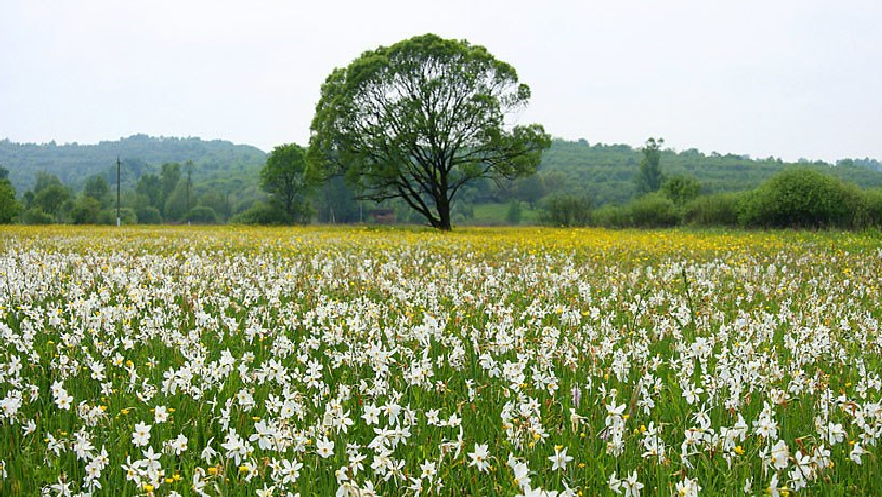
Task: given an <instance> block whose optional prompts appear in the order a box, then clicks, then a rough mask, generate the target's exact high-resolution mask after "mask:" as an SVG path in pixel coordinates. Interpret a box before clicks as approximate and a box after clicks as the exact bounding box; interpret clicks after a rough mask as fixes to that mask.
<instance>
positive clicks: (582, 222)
mask: <svg viewBox="0 0 882 497" xmlns="http://www.w3.org/2000/svg"><path fill="white" fill-rule="evenodd" d="M544 204H545V205H544V209H543V210H544V212H543V213H542V216H541V219H542V221H543V222H544V223H545V224H548V225H551V226H562V227H567V226H587V225H588V222H589V221H590V220H591V200H590V199H589V198H587V197H584V196H582V197H580V196H576V195H552V196H550V197H546V199H545V202H544Z"/></svg>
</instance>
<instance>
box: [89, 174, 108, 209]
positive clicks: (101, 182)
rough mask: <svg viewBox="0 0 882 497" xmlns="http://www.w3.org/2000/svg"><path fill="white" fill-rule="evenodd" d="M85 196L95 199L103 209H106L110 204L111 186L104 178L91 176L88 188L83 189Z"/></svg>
mask: <svg viewBox="0 0 882 497" xmlns="http://www.w3.org/2000/svg"><path fill="white" fill-rule="evenodd" d="M83 195H84V196H86V197H89V198H92V199H95V200H96V201H97V202H98V204H99V205H100V206H102V207H106V206H107V205H108V204H109V203H110V185H108V184H107V180H105V179H104V177H103V176H98V175H95V176H90V177H89V178H88V179H86V186H85V187H83Z"/></svg>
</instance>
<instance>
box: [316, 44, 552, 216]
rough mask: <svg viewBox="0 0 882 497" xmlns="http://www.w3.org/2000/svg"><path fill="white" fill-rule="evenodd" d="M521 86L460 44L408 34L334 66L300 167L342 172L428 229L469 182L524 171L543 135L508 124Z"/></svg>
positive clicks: (367, 194)
mask: <svg viewBox="0 0 882 497" xmlns="http://www.w3.org/2000/svg"><path fill="white" fill-rule="evenodd" d="M529 99H530V89H529V87H528V86H527V85H525V84H522V83H519V82H518V77H517V73H516V71H515V69H514V68H513V67H512V66H511V65H509V64H507V63H505V62H502V61H499V60H497V59H496V58H494V57H493V56H492V55H491V54H490V53H489V52H488V51H487V50H486V49H485V48H484V47H482V46H478V45H472V44H470V43H468V42H467V41H457V40H447V39H442V38H440V37H438V36H436V35H433V34H426V35H423V36H417V37H414V38H411V39H408V40H404V41H401V42H399V43H396V44H395V45H392V46H389V47H379V48H377V49H376V50H372V51H368V52H365V53H364V54H362V55H361V56H360V57H359V58H357V59H356V60H355V61H354V62H352V63H351V64H350V65H349V66H348V67H346V68H342V69H336V70H334V71H333V72H332V73H331V74H330V76H328V78H327V79H326V81H325V83H324V84H323V85H322V89H321V99H320V101H319V103H318V105H317V106H316V114H315V117H314V119H313V121H312V126H311V130H312V133H313V134H312V138H311V139H310V146H309V154H308V158H309V163H310V168H311V169H312V170H317V171H319V172H320V174H321V175H322V176H329V175H335V174H345V176H346V177H347V178H348V179H349V180H350V182H351V183H353V184H355V185H356V186H357V189H358V191H359V194H360V197H361V198H366V199H372V200H376V201H382V200H387V199H393V198H400V199H403V200H404V201H405V202H407V204H408V205H409V206H410V207H411V208H412V209H414V210H415V211H417V212H419V213H420V214H421V215H422V216H423V217H425V218H426V220H427V221H428V223H429V224H430V225H432V226H433V227H436V228H440V229H450V227H451V224H450V207H451V203H452V201H453V199H454V197H455V196H456V194H457V192H459V191H460V189H461V188H462V187H463V185H465V184H466V183H468V182H469V181H472V180H475V179H477V178H483V177H504V178H509V179H511V178H516V177H519V176H526V175H529V174H533V173H535V171H536V168H537V166H538V165H539V163H540V160H541V153H542V150H543V149H545V148H548V147H549V146H550V143H551V140H550V137H549V136H548V135H547V134H545V131H544V129H543V128H542V126H541V125H538V124H533V125H527V126H516V125H513V124H512V123H511V122H510V121H511V120H510V119H508V118H509V117H510V115H511V113H513V112H516V111H518V110H521V109H523V108H524V107H525V106H526V105H527V103H528V101H529Z"/></svg>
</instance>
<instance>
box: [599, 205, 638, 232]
mask: <svg viewBox="0 0 882 497" xmlns="http://www.w3.org/2000/svg"><path fill="white" fill-rule="evenodd" d="M630 222H631V221H630V218H629V217H628V212H627V210H626V209H625V208H624V207H622V206H621V205H611V204H607V205H604V206H602V207H599V208H597V209H595V210H594V211H593V212H592V213H591V225H592V226H602V227H604V228H624V227H626V226H628V225H629V224H630Z"/></svg>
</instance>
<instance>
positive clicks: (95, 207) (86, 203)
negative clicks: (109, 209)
mask: <svg viewBox="0 0 882 497" xmlns="http://www.w3.org/2000/svg"><path fill="white" fill-rule="evenodd" d="M100 214H101V203H100V202H98V200H96V199H94V198H92V197H80V198H79V199H78V200H77V202H76V203H75V204H74V206H73V209H71V211H70V216H71V218H72V219H73V222H74V224H96V223H97V222H98V216H99V215H100Z"/></svg>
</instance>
